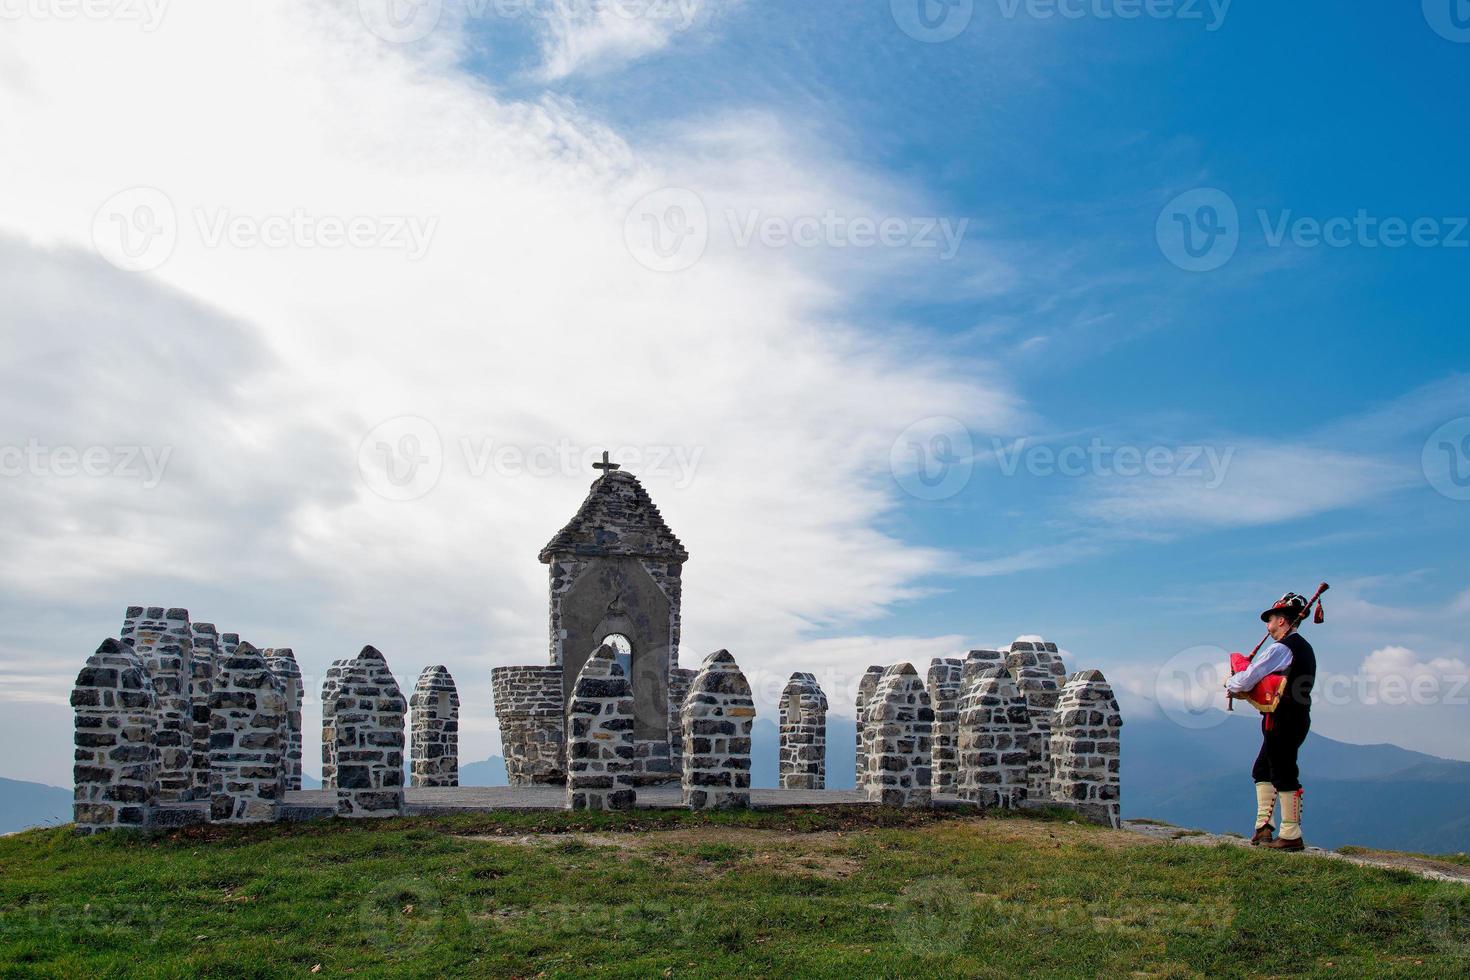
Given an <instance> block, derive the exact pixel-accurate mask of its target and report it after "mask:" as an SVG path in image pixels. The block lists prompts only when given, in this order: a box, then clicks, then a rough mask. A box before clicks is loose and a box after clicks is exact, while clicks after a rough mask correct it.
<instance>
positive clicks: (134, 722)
mask: <svg viewBox="0 0 1470 980" xmlns="http://www.w3.org/2000/svg"><path fill="white" fill-rule="evenodd" d="M71 705H72V709H73V711H74V712H75V725H76V727H75V736H74V739H75V745H76V752H75V757H74V758H75V766H74V768H73V769H72V778H73V781H74V783H75V789H74V793H73V799H74V801H75V802H74V803H73V805H72V811H73V819H74V820H75V822H76V829H77V832H78V833H82V834H90V833H95V832H97V831H99V830H108V829H111V828H117V827H128V828H133V829H136V830H143V829H146V828H147V827H148V825H149V822H150V817H151V809H152V807H153V805H154V804H155V803H156V802H157V800H158V792H159V785H158V765H159V758H158V745H157V743H156V741H155V737H156V734H157V725H158V719H157V710H158V705H157V697H156V695H155V694H154V691H153V682H152V680H151V679H150V678H149V676H148V671H147V668H145V667H144V666H143V662H142V661H141V660H139V659H138V656H137V654H136V653H135V652H134V651H133V649H132V648H131V647H129V646H126V645H124V644H123V643H120V642H118V641H117V640H105V641H103V643H102V645H101V646H100V647H98V648H97V652H96V653H94V654H92V656H90V657H88V658H87V663H86V665H85V666H84V667H82V670H81V672H80V673H79V674H77V680H76V685H75V687H73V689H72V692H71Z"/></svg>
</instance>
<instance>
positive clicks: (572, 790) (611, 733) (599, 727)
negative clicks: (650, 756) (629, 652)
mask: <svg viewBox="0 0 1470 980" xmlns="http://www.w3.org/2000/svg"><path fill="white" fill-rule="evenodd" d="M638 770H639V766H638V762H637V760H636V758H635V756H634V748H633V689H632V688H631V687H630V686H629V684H628V678H627V677H625V676H624V675H623V668H622V667H621V666H620V665H619V664H618V662H617V659H616V651H615V650H613V648H612V647H609V646H604V647H600V648H598V650H597V651H596V652H595V653H593V654H592V656H590V657H588V658H587V661H586V662H585V663H584V664H583V665H582V671H581V673H579V674H578V675H577V682H576V684H574V685H572V700H571V703H570V704H569V705H568V706H567V808H568V809H571V810H631V809H632V808H633V805H634V803H635V802H636V801H637V790H636V789H634V781H633V777H634V776H635V775H636V774H637V772H638Z"/></svg>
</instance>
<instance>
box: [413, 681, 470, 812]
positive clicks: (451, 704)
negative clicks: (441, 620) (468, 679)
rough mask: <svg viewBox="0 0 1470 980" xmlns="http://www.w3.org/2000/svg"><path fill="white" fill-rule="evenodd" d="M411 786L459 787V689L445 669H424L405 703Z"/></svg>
mask: <svg viewBox="0 0 1470 980" xmlns="http://www.w3.org/2000/svg"><path fill="white" fill-rule="evenodd" d="M408 709H409V729H410V732H411V743H412V748H413V784H414V785H415V786H458V785H459V689H458V688H457V687H455V684H454V677H453V676H452V675H451V674H450V673H449V668H447V667H445V666H443V665H442V664H441V665H440V666H437V667H426V668H424V672H423V673H422V674H420V675H419V680H418V683H417V684H415V685H414V689H413V697H411V698H409V699H408Z"/></svg>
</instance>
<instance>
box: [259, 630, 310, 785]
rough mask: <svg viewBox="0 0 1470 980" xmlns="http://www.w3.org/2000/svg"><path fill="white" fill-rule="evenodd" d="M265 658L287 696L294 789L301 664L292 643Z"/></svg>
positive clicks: (289, 780) (289, 779)
mask: <svg viewBox="0 0 1470 980" xmlns="http://www.w3.org/2000/svg"><path fill="white" fill-rule="evenodd" d="M265 662H266V665H267V666H268V667H270V669H271V674H272V675H274V676H275V679H276V684H277V685H279V686H280V688H281V694H282V695H283V696H284V697H285V699H286V754H285V778H286V789H287V790H289V791H295V790H298V789H300V788H301V705H302V702H303V701H304V700H305V695H306V692H305V690H304V689H303V687H302V679H301V667H300V665H298V664H297V663H296V652H295V651H294V650H292V649H291V648H290V647H277V648H275V649H274V650H267V651H265Z"/></svg>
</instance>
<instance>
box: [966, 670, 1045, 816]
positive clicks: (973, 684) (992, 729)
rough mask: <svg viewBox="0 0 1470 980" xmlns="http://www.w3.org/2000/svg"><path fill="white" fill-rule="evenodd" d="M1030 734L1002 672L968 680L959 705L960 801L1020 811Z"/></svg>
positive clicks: (1021, 704)
mask: <svg viewBox="0 0 1470 980" xmlns="http://www.w3.org/2000/svg"><path fill="white" fill-rule="evenodd" d="M1030 733H1031V713H1030V712H1029V711H1028V710H1027V708H1026V699H1025V698H1024V697H1022V696H1021V691H1020V688H1018V687H1017V686H1016V682H1015V680H1014V679H1013V678H1012V677H1011V675H1010V673H1009V672H1008V671H1007V670H1006V669H1005V668H1004V667H1001V666H995V667H990V668H987V669H984V670H982V671H980V672H979V673H977V674H975V675H974V676H972V677H971V678H970V681H969V684H968V685H967V686H966V687H965V692H964V696H963V697H962V698H961V699H960V710H959V778H958V786H957V792H958V795H959V797H960V799H962V800H968V801H969V802H971V803H976V804H979V805H980V806H984V807H999V808H1001V809H1007V810H1009V809H1014V808H1016V807H1018V806H1020V804H1021V802H1022V801H1023V800H1025V799H1026V778H1027V776H1026V772H1027V766H1028V764H1029V762H1030V752H1029V746H1028V741H1029V738H1030Z"/></svg>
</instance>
